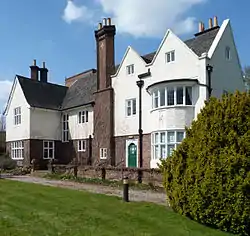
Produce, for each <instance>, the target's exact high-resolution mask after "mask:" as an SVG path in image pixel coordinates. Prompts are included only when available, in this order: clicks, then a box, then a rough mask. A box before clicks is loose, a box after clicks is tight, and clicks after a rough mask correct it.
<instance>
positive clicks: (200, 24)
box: [199, 22, 202, 33]
mask: <svg viewBox="0 0 250 236" xmlns="http://www.w3.org/2000/svg"><path fill="white" fill-rule="evenodd" d="M201 31H202V22H199V33H200V32H201Z"/></svg>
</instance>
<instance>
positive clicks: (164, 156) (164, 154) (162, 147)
mask: <svg viewBox="0 0 250 236" xmlns="http://www.w3.org/2000/svg"><path fill="white" fill-rule="evenodd" d="M160 157H161V158H164V159H165V158H166V146H165V145H161V154H160Z"/></svg>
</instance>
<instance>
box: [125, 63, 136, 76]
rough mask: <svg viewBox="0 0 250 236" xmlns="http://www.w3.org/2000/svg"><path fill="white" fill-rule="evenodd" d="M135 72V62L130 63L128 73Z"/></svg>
mask: <svg viewBox="0 0 250 236" xmlns="http://www.w3.org/2000/svg"><path fill="white" fill-rule="evenodd" d="M134 72H135V68H134V64H131V65H128V66H127V74H128V75H132V74H134Z"/></svg>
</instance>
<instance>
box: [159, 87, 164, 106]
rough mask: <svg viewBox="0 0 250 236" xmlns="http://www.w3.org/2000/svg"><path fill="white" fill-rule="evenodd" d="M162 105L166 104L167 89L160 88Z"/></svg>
mask: <svg viewBox="0 0 250 236" xmlns="http://www.w3.org/2000/svg"><path fill="white" fill-rule="evenodd" d="M160 106H165V89H160Z"/></svg>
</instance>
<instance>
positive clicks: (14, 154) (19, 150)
mask: <svg viewBox="0 0 250 236" xmlns="http://www.w3.org/2000/svg"><path fill="white" fill-rule="evenodd" d="M23 157H24V146H23V141H16V142H12V143H11V158H12V159H14V160H20V159H23Z"/></svg>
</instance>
